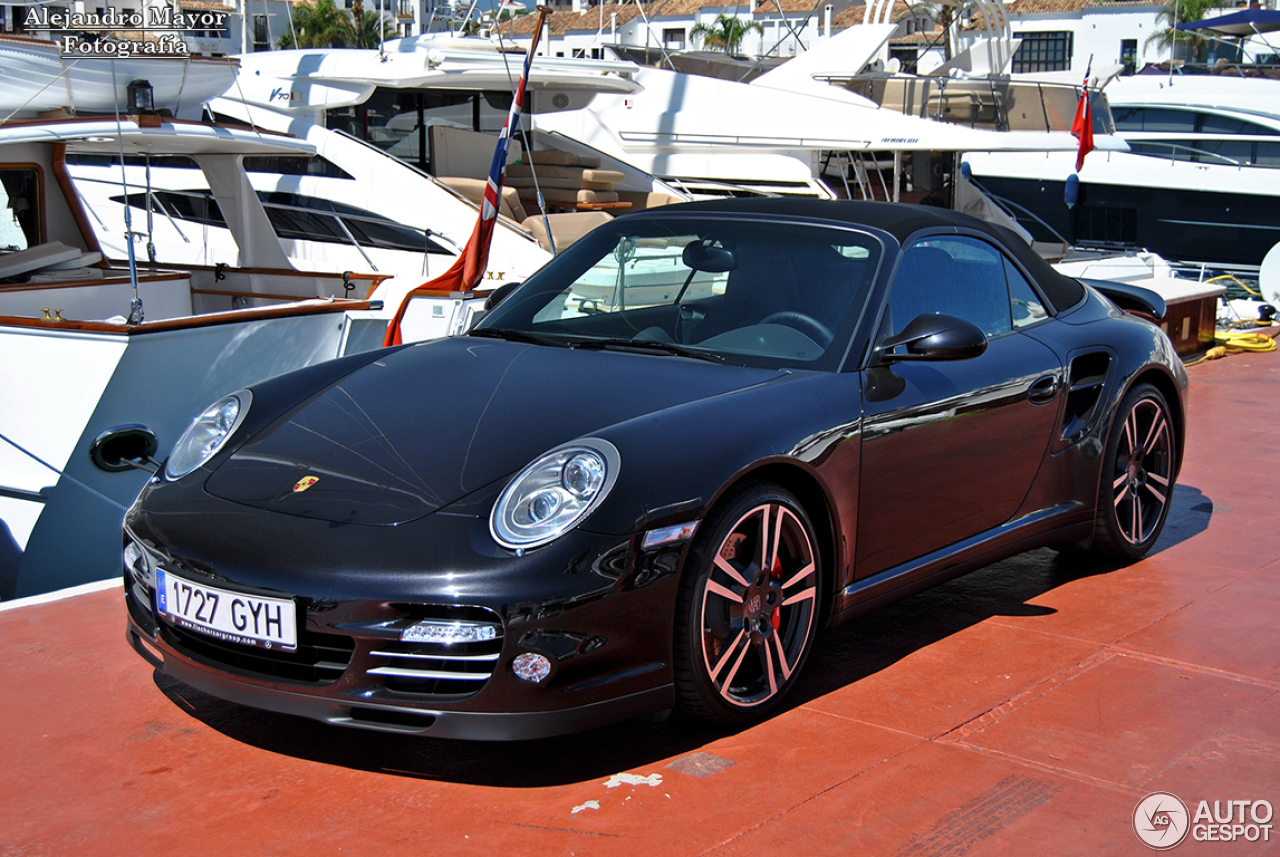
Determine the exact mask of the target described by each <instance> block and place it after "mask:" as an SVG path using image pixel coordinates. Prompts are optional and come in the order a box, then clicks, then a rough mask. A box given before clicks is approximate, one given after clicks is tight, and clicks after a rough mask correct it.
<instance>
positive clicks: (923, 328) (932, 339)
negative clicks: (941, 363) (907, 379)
mask: <svg viewBox="0 0 1280 857" xmlns="http://www.w3.org/2000/svg"><path fill="white" fill-rule="evenodd" d="M903 345H905V346H906V347H907V350H906V353H904V354H895V353H893V349H895V348H897V347H899V346H903ZM986 350H987V335H986V334H985V333H983V332H982V329H981V328H979V327H978V326H977V325H976V324H974V323H973V322H971V321H968V320H966V319H963V318H957V317H956V316H954V315H943V314H941V313H926V314H925V315H919V316H916V317H915V318H914V319H912V320H911V323H910V324H908V325H907V326H906V327H905V328H904V329H903V331H902V332H901V333H899V334H897V335H896V336H890V337H888V338H886V339H885V340H884V341H882V342H881V343H880V346H879V348H878V349H877V352H878V354H879V357H880V361H881V362H883V363H896V362H898V361H903V360H968V359H971V358H973V357H977V356H978V355H980V354H982V352H984V351H986Z"/></svg>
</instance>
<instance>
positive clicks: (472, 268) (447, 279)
mask: <svg viewBox="0 0 1280 857" xmlns="http://www.w3.org/2000/svg"><path fill="white" fill-rule="evenodd" d="M550 14H551V10H550V9H549V8H548V7H546V6H539V7H538V25H537V27H536V28H535V29H534V31H533V39H532V41H531V42H530V44H529V52H528V53H527V54H525V58H524V69H523V71H522V72H521V74H520V81H519V83H518V84H517V86H516V92H515V95H514V96H512V99H511V109H510V111H508V113H507V121H506V123H505V124H504V125H503V126H502V132H501V133H499V134H498V143H497V145H496V146H495V147H494V150H493V164H492V166H490V168H489V180H488V183H487V184H486V185H485V189H484V197H483V198H482V199H481V201H480V213H479V215H478V217H477V218H476V225H475V228H474V229H473V230H472V232H471V237H470V238H469V239H468V240H467V243H466V245H465V246H463V248H462V252H460V253H459V254H458V258H457V259H455V260H454V262H453V264H452V265H451V266H450V267H449V270H447V271H445V272H444V273H443V274H441V275H440V276H438V277H436V278H435V279H433V280H431V281H429V282H426V283H423V284H422V285H421V286H418V287H417V288H415V289H411V290H410V291H409V292H408V293H407V294H405V296H404V300H402V301H401V302H400V308H399V309H397V310H396V314H395V316H394V317H393V318H392V319H391V322H390V324H388V325H387V333H386V335H385V336H384V337H383V340H382V345H383V347H390V346H392V345H400V344H401V343H402V342H403V336H402V333H401V324H402V323H403V321H404V316H405V313H406V312H407V311H408V309H409V303H410V301H412V300H413V299H414V298H415V297H419V296H425V295H433V294H434V295H439V294H446V295H448V294H453V293H454V292H463V293H465V292H471V291H474V290H475V287H476V286H477V285H478V284H479V283H480V281H481V280H482V279H484V272H485V267H486V266H487V265H488V261H489V247H490V245H491V244H492V243H493V228H494V224H495V222H496V221H497V219H498V208H499V205H500V201H501V199H502V186H503V184H504V183H505V181H506V175H507V145H508V143H509V142H510V141H511V137H512V136H513V135H514V134H515V132H516V128H517V127H518V126H519V124H520V110H521V108H522V105H523V103H524V93H525V86H526V85H527V84H528V81H529V69H530V67H531V66H532V65H533V56H534V52H536V51H537V50H538V41H539V40H540V39H541V37H542V30H543V27H544V26H545V24H546V21H547V17H548V16H549V15H550Z"/></svg>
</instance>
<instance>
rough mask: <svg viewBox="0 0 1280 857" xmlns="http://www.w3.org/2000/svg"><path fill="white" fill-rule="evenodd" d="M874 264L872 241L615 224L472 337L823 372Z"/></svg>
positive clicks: (832, 233) (825, 232)
mask: <svg viewBox="0 0 1280 857" xmlns="http://www.w3.org/2000/svg"><path fill="white" fill-rule="evenodd" d="M881 255H882V250H881V245H880V243H879V241H878V240H877V239H876V238H875V237H874V236H872V235H870V234H868V233H866V232H861V231H857V230H852V229H842V228H837V227H827V226H817V225H812V224H797V223H779V222H762V221H760V220H747V219H728V218H714V219H713V218H693V217H672V216H665V217H664V216H661V215H657V216H654V217H652V218H627V219H624V220H620V221H618V222H617V223H615V224H611V225H609V226H606V227H603V228H601V229H598V230H596V231H595V232H593V233H591V234H590V235H588V236H587V237H586V238H584V239H583V240H581V241H579V242H578V243H577V244H575V245H574V246H573V247H572V248H570V249H569V250H568V251H567V252H565V253H562V254H561V255H560V257H559V258H557V259H556V260H555V261H553V262H552V263H550V264H549V265H547V267H545V268H543V269H542V270H541V271H539V272H538V273H537V274H536V275H534V276H533V277H531V278H530V279H529V281H528V282H527V283H525V284H524V285H523V286H521V287H520V288H519V289H517V290H516V291H515V292H514V293H513V294H512V295H511V296H510V297H508V298H507V299H506V300H505V301H503V302H502V303H501V304H500V305H499V306H498V307H497V308H496V309H495V310H494V312H493V313H492V314H491V315H490V316H489V317H488V318H487V319H485V320H484V321H483V322H482V323H481V324H480V326H479V328H480V329H479V331H478V332H479V333H480V335H486V334H485V333H484V331H492V333H489V334H488V335H494V334H495V333H497V332H499V331H504V330H505V331H519V332H521V333H523V334H534V335H536V336H538V337H539V338H542V339H549V340H554V341H556V342H559V343H562V344H565V345H571V346H575V347H609V348H621V349H626V348H628V346H629V345H630V346H631V348H632V350H637V351H639V350H643V351H644V352H645V353H653V354H675V355H682V356H698V355H705V356H712V357H714V358H715V359H723V360H724V361H725V362H729V363H738V364H745V365H753V366H770V367H772V366H777V367H782V366H805V367H811V368H830V367H832V366H833V365H834V364H836V363H838V361H839V359H840V357H841V355H843V353H844V350H845V347H846V345H847V343H848V340H849V336H850V333H851V328H852V326H853V323H854V322H855V321H856V317H857V315H858V314H859V313H860V311H861V309H862V307H863V305H864V303H865V301H866V295H867V293H868V291H869V289H870V284H871V283H872V282H873V281H874V278H875V273H876V267H877V265H878V264H879V261H880V258H881ZM525 341H528V340H527V338H526V340H525ZM642 343H643V344H642ZM663 345H666V346H670V347H668V348H663V347H662V346H663Z"/></svg>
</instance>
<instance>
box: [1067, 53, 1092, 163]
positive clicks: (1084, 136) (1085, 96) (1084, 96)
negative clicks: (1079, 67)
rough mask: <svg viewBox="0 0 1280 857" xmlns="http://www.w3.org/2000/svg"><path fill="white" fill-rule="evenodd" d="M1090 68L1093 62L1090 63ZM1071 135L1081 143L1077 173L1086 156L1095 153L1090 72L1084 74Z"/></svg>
mask: <svg viewBox="0 0 1280 857" xmlns="http://www.w3.org/2000/svg"><path fill="white" fill-rule="evenodd" d="M1089 66H1090V68H1092V66H1093V61H1092V60H1090V62H1089ZM1071 133H1072V135H1074V136H1075V138H1076V139H1077V140H1079V141H1080V148H1079V150H1078V151H1077V152H1076V172H1080V168H1081V167H1083V166H1084V156H1085V155H1087V154H1089V153H1090V152H1092V151H1093V110H1092V109H1091V108H1090V106H1089V70H1088V69H1086V70H1085V73H1084V86H1083V87H1081V89H1080V100H1079V101H1077V102H1076V118H1075V119H1074V120H1072V122H1071Z"/></svg>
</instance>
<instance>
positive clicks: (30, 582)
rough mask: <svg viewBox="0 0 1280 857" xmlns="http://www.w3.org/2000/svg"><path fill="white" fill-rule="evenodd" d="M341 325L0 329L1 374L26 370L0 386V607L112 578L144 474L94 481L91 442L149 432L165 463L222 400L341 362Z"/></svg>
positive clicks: (328, 316) (318, 321)
mask: <svg viewBox="0 0 1280 857" xmlns="http://www.w3.org/2000/svg"><path fill="white" fill-rule="evenodd" d="M345 321H346V320H345V317H344V315H343V314H341V313H323V314H316V315H307V316H297V317H286V318H275V319H259V320H253V321H246V322H241V323H229V324H216V325H204V326H191V327H186V328H179V329H176V330H163V331H157V332H153V333H137V332H134V333H130V334H126V333H124V332H123V328H122V329H121V331H120V332H105V331H59V330H56V329H49V328H30V327H19V326H10V325H5V326H0V362H3V364H4V365H5V366H9V367H23V368H22V370H21V371H9V372H7V373H6V375H5V377H4V378H3V379H0V392H2V395H3V400H4V402H5V413H6V418H5V419H4V421H3V422H4V429H3V431H2V432H0V433H3V434H4V436H5V437H6V438H9V440H10V441H11V443H9V442H5V441H3V440H0V597H2V598H4V599H9V598H14V597H20V596H27V595H36V594H40V593H43V592H49V591H53V590H56V589H62V588H65V587H68V586H73V585H76V584H80V583H86V582H89V581H94V580H102V579H105V578H109V577H111V576H113V575H117V574H119V571H120V557H119V553H120V522H121V521H122V520H123V518H124V512H125V510H126V509H127V508H128V506H129V505H130V504H131V503H132V502H133V500H134V498H135V497H136V496H137V494H138V492H139V491H140V490H141V489H142V486H143V485H144V484H145V483H146V481H147V479H148V474H147V473H145V472H143V471H141V470H128V471H125V472H121V473H106V472H104V471H101V470H99V469H97V468H96V467H95V466H94V465H93V463H92V462H91V461H90V458H89V454H88V449H89V445H90V444H91V443H92V442H93V440H94V438H95V437H97V436H98V434H99V433H101V432H102V431H103V430H105V429H107V428H109V427H111V426H115V425H121V424H126V423H143V424H146V425H148V426H150V427H151V428H152V429H153V430H154V431H155V432H156V435H157V437H158V439H159V441H160V451H161V452H160V454H161V455H163V454H164V453H165V452H167V450H168V449H169V447H170V446H172V444H173V443H174V441H175V440H177V438H178V435H179V434H181V433H182V432H183V431H184V430H185V429H186V427H187V426H188V425H189V424H190V422H191V420H192V419H193V418H194V417H195V415H196V414H198V413H200V411H201V410H203V409H204V408H205V407H207V406H208V405H209V403H210V402H213V401H214V400H216V399H217V398H218V397H219V396H222V395H223V394H225V393H228V392H231V391H234V390H236V389H238V388H240V387H242V386H245V385H247V384H251V383H254V382H256V381H259V380H261V379H263V378H267V377H270V376H273V375H277V374H280V373H282V372H288V371H291V370H293V369H297V368H300V367H303V366H308V365H311V364H313V363H317V362H320V361H322V360H327V359H330V358H333V357H336V356H339V353H340V349H341V348H342V346H343V343H344V341H345V337H344V333H345V331H344V328H345V327H346V323H345ZM14 444H17V445H19V446H21V447H22V448H23V450H26V452H23V451H20V450H19V449H17V448H16V447H15V446H14ZM28 453H29V454H28ZM32 456H38V457H39V458H40V459H41V460H42V461H44V462H47V464H48V465H51V466H52V467H57V468H58V469H60V470H62V471H63V475H61V476H59V475H58V474H57V473H55V472H54V471H53V470H52V469H51V467H49V466H45V465H44V464H41V463H40V462H37V461H35V460H34V459H33V458H32Z"/></svg>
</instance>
